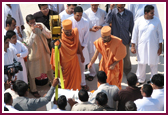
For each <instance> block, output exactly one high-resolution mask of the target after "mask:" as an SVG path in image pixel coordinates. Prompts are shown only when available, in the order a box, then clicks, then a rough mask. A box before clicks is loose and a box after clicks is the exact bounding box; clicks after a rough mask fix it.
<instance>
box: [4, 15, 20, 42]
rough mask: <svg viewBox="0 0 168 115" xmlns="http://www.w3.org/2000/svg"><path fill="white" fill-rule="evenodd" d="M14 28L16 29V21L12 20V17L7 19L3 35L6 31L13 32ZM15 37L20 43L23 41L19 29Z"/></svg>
mask: <svg viewBox="0 0 168 115" xmlns="http://www.w3.org/2000/svg"><path fill="white" fill-rule="evenodd" d="M15 28H16V20H15V19H14V18H12V17H9V18H7V19H6V27H5V33H4V34H6V32H7V31H8V30H13V31H14V30H15ZM15 32H16V31H15ZM16 36H17V39H18V40H19V41H21V42H22V41H23V40H22V35H21V33H20V29H17V32H16Z"/></svg>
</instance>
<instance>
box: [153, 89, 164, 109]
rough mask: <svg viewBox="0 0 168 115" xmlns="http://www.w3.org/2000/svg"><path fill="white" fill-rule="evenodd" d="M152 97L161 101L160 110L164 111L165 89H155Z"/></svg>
mask: <svg viewBox="0 0 168 115" xmlns="http://www.w3.org/2000/svg"><path fill="white" fill-rule="evenodd" d="M151 97H152V98H153V99H158V100H159V110H160V111H164V89H154V90H153V93H152V95H151Z"/></svg>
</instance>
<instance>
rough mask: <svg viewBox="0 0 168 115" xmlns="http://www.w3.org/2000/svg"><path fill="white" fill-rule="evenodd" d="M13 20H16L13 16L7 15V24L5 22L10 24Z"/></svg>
mask: <svg viewBox="0 0 168 115" xmlns="http://www.w3.org/2000/svg"><path fill="white" fill-rule="evenodd" d="M13 20H14V21H15V22H16V20H15V19H14V18H12V17H8V18H7V19H6V26H7V24H9V25H11V24H12V21H13Z"/></svg>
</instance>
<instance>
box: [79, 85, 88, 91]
mask: <svg viewBox="0 0 168 115" xmlns="http://www.w3.org/2000/svg"><path fill="white" fill-rule="evenodd" d="M81 87H82V89H84V90H86V91H89V87H88V86H87V85H84V86H81Z"/></svg>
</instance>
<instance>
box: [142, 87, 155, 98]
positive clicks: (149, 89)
mask: <svg viewBox="0 0 168 115" xmlns="http://www.w3.org/2000/svg"><path fill="white" fill-rule="evenodd" d="M142 91H143V92H144V93H145V94H146V97H150V96H151V95H152V92H153V88H152V86H151V85H149V84H144V85H143V88H142Z"/></svg>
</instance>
